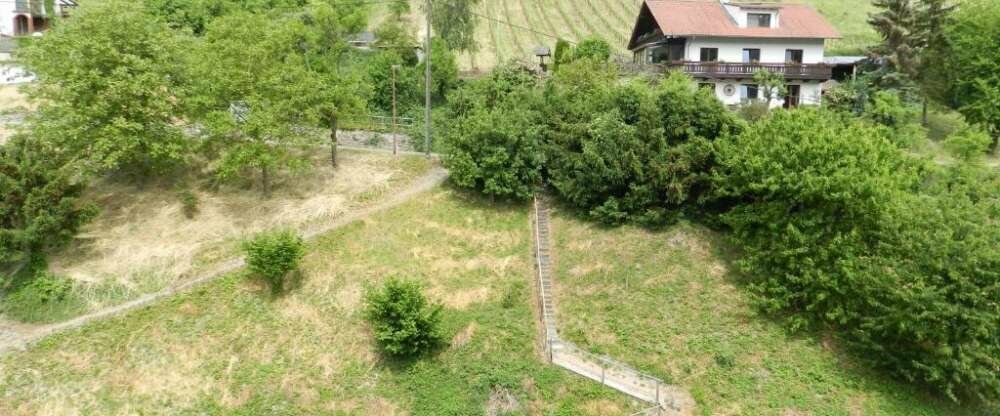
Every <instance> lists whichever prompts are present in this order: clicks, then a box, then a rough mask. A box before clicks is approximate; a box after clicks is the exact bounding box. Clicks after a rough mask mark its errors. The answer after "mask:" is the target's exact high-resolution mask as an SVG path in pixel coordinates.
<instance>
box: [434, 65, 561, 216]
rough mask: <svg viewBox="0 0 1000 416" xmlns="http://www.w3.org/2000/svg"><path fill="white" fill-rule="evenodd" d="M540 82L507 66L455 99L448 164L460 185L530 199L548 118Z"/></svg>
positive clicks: (447, 132)
mask: <svg viewBox="0 0 1000 416" xmlns="http://www.w3.org/2000/svg"><path fill="white" fill-rule="evenodd" d="M535 88H536V81H535V79H534V77H533V76H531V74H530V73H529V72H528V71H527V70H525V69H522V68H519V67H515V66H504V67H500V68H498V69H497V70H495V71H493V72H492V73H490V75H489V76H487V77H484V78H481V79H478V80H475V81H472V82H470V83H468V84H466V85H465V86H463V87H462V88H460V89H459V90H457V91H456V92H455V93H454V94H453V95H452V96H451V97H452V99H451V103H450V104H451V105H450V106H449V113H450V115H449V117H448V118H449V120H450V123H449V127H448V128H447V129H446V130H445V132H444V137H443V139H444V146H443V149H444V159H443V162H444V165H445V166H446V167H447V168H448V169H449V171H450V172H451V179H452V181H454V182H455V184H457V185H459V186H461V187H464V188H469V189H474V190H476V191H479V192H482V193H483V194H486V195H490V196H494V197H500V198H510V199H518V200H525V199H529V198H531V196H532V194H533V193H534V190H535V187H536V186H537V185H538V184H539V183H540V181H541V173H540V170H541V166H542V149H541V136H542V129H543V124H544V123H543V120H542V116H541V113H540V112H539V111H538V110H537V108H538V104H537V101H538V98H537V94H535Z"/></svg>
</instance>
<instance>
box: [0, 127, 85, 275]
mask: <svg viewBox="0 0 1000 416" xmlns="http://www.w3.org/2000/svg"><path fill="white" fill-rule="evenodd" d="M60 162H61V161H60V159H59V156H58V154H57V153H55V152H53V151H52V150H51V149H49V148H47V147H46V145H45V144H44V142H40V141H36V140H34V139H32V138H28V137H18V138H15V139H13V141H11V142H10V143H7V144H5V145H3V146H2V147H0V265H7V264H10V263H16V262H25V261H35V260H37V259H39V258H42V257H43V256H44V252H45V251H46V250H48V249H51V248H54V247H59V246H61V245H64V244H66V243H68V242H69V241H70V239H72V237H73V235H75V234H76V232H77V231H78V230H79V229H80V227H81V226H82V225H83V224H85V223H86V222H87V221H88V220H90V219H91V218H93V217H94V216H95V215H96V213H97V208H96V207H95V206H94V205H93V204H85V203H82V202H81V200H80V195H81V194H82V193H83V188H84V185H83V184H82V183H80V182H78V181H77V180H75V179H74V178H75V176H74V175H73V172H72V169H69V168H67V169H60ZM3 286H4V282H3V281H2V279H0V288H2V287H3Z"/></svg>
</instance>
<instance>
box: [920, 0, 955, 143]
mask: <svg viewBox="0 0 1000 416" xmlns="http://www.w3.org/2000/svg"><path fill="white" fill-rule="evenodd" d="M954 11H955V5H953V4H950V2H949V0H920V3H919V5H918V7H917V17H916V19H915V20H916V21H915V25H916V30H917V31H919V33H920V37H921V40H922V41H923V45H921V50H920V51H921V52H920V56H919V59H918V61H919V65H920V66H919V68H917V82H918V84H919V86H920V90H921V92H922V93H923V97H924V100H923V124H924V125H927V121H928V120H927V107H928V101H929V100H932V99H933V100H936V101H938V102H946V101H947V94H948V84H949V82H948V78H949V76H948V73H947V72H945V70H946V68H947V67H948V65H947V62H948V55H950V53H951V52H950V49H951V43H950V41H949V40H948V37H947V36H946V35H945V27H947V26H948V25H950V24H951V23H952V20H953V19H952V13H953V12H954Z"/></svg>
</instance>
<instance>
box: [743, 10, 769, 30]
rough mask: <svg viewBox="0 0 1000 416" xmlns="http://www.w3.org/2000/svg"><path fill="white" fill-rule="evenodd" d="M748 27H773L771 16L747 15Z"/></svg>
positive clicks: (766, 14) (764, 14)
mask: <svg viewBox="0 0 1000 416" xmlns="http://www.w3.org/2000/svg"><path fill="white" fill-rule="evenodd" d="M747 27H771V14H770V13H747Z"/></svg>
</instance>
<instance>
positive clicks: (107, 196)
mask: <svg viewBox="0 0 1000 416" xmlns="http://www.w3.org/2000/svg"><path fill="white" fill-rule="evenodd" d="M316 152H317V153H316V155H314V158H313V164H314V168H313V170H311V171H307V172H305V173H304V174H303V175H304V177H298V178H293V177H291V176H289V175H282V176H279V178H278V179H277V181H276V184H275V186H276V189H275V190H274V194H273V195H272V197H271V198H268V199H266V200H265V199H262V197H261V196H260V193H259V191H258V190H257V189H256V188H253V189H241V188H240V187H238V186H227V187H222V188H221V189H215V190H212V189H211V187H212V184H211V182H212V178H211V177H195V178H192V179H191V182H194V183H195V185H192V186H191V189H192V192H195V193H196V194H197V195H198V199H199V203H198V209H199V213H197V214H196V215H195V216H194V217H193V218H191V219H187V218H185V217H184V215H183V213H182V209H181V202H180V198H179V197H178V196H177V191H176V187H175V185H174V184H173V183H151V184H147V185H145V186H141V187H137V186H134V185H132V184H123V183H118V182H108V183H99V184H97V185H95V186H93V187H92V189H90V190H89V191H88V198H90V199H92V200H94V201H95V202H96V203H97V204H98V205H99V206H100V207H101V210H102V212H101V215H99V216H98V217H97V218H96V219H94V220H93V221H92V222H91V223H89V224H87V225H86V226H85V227H84V231H83V232H82V233H81V235H80V236H78V237H77V238H76V239H75V240H74V242H73V244H71V246H70V247H68V248H66V249H63V250H60V251H58V252H56V253H54V254H53V255H52V256H51V257H50V270H52V271H53V272H54V273H56V274H58V275H63V276H69V277H73V278H75V280H74V287H73V289H72V291H71V293H70V295H69V296H68V297H67V298H66V299H64V300H63V301H62V302H59V303H55V304H48V305H46V306H45V307H38V305H35V304H33V303H25V304H16V303H12V302H10V301H9V299H8V298H3V299H0V312H2V314H0V317H3V318H9V319H12V320H15V321H20V322H29V323H47V322H57V321H62V320H66V319H69V318H72V317H74V316H77V315H80V314H82V313H85V312H90V311H94V310H97V309H101V308H105V307H108V306H112V305H116V304H120V303H123V302H126V301H128V300H131V299H134V298H137V297H139V296H142V295H144V294H147V293H152V292H157V291H160V290H162V289H163V288H164V287H166V286H168V285H170V284H173V283H176V282H177V281H180V280H183V279H185V278H188V277H190V276H191V275H194V274H196V273H197V272H198V271H199V270H203V269H206V268H208V267H210V266H213V265H215V264H218V263H219V262H220V261H225V260H228V259H230V258H232V257H236V256H238V255H239V243H240V242H241V241H242V240H243V238H244V237H245V236H246V235H248V234H252V233H254V232H256V231H259V230H261V229H265V228H271V227H291V228H297V229H306V228H310V227H322V226H323V225H324V224H326V223H328V222H330V221H333V220H335V219H336V218H337V217H339V215H340V214H339V212H341V211H343V212H350V211H355V210H359V209H364V208H365V207H368V206H371V205H374V204H376V203H378V202H379V201H381V200H382V199H384V198H385V197H386V196H388V195H391V194H392V193H393V192H394V191H395V190H398V189H401V188H403V187H405V186H406V185H407V184H409V183H411V182H412V181H413V180H414V179H416V178H418V177H420V176H422V175H424V174H426V173H427V172H428V171H429V170H430V169H431V164H430V163H429V162H428V161H427V160H426V158H423V157H419V156H403V157H401V158H399V159H398V160H394V159H393V158H392V156H389V155H384V154H372V153H369V152H361V151H353V150H344V151H342V152H341V159H342V160H341V164H340V166H339V167H338V168H337V169H336V170H334V169H333V168H331V167H330V166H329V161H328V159H327V158H328V157H329V156H327V154H328V153H327V152H329V150H326V149H324V148H317V149H316ZM78 276H83V278H78Z"/></svg>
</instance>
